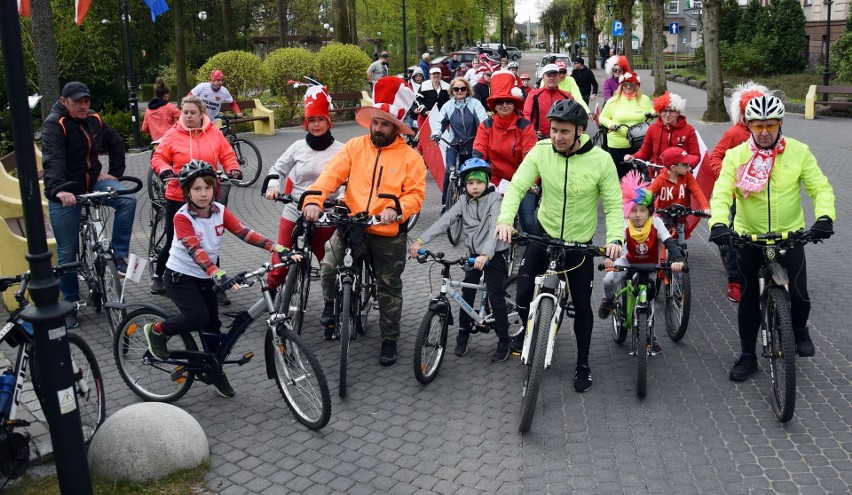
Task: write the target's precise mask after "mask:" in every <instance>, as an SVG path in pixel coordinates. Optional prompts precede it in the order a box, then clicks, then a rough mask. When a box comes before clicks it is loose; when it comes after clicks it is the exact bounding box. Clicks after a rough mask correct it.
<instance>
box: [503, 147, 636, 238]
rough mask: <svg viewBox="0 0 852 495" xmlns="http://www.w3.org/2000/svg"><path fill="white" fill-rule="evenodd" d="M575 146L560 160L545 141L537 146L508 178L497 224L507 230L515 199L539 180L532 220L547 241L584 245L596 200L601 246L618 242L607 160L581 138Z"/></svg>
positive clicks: (614, 176)
mask: <svg viewBox="0 0 852 495" xmlns="http://www.w3.org/2000/svg"><path fill="white" fill-rule="evenodd" d="M580 143H582V144H581V146H580V149H579V150H578V151H577V153H575V154H573V155H571V156H570V157H569V158H565V156H564V155H563V154H561V153H557V152H556V151H554V149H553V145H552V144H551V142H550V139H544V140H542V141H539V142H538V144H536V145H535V146H534V147H533V149H532V150H530V152H529V153H527V156H526V158H524V161H523V162H521V165H520V167H518V171H517V172H515V175H514V176H512V182H511V184H510V185H509V188H508V189H507V190H506V193H505V195H504V196H503V206H502V208H500V217H499V218H498V220H497V223H503V224H507V225H512V221H513V220H514V219H515V215H517V213H518V206H519V205H520V203H521V199H522V198H523V197H524V195H525V194H526V193H527V191H529V189H530V187H532V185H533V184H535V181H536V180H537V179H539V178H541V189H542V195H541V205H540V206H539V209H538V221H539V223H541V225H542V227H544V230H545V232H547V234H548V235H549V236H551V237H555V238H562V239H563V240H565V241H568V242H588V241H589V240H591V239H592V237H593V236H594V235H595V230H596V229H597V225H598V200H603V207H604V213H605V214H606V242H608V243H610V242H614V241H623V233H624V209H623V207H622V205H621V186H620V185H619V182H618V173H617V172H616V170H615V164H614V163H613V161H612V157H610V156H609V153H607V152H606V151H604V150H602V149H600V148H598V147H596V146H593V145H592V142H591V140H590V139H589V136H587V135H585V134H583V135H581V136H580Z"/></svg>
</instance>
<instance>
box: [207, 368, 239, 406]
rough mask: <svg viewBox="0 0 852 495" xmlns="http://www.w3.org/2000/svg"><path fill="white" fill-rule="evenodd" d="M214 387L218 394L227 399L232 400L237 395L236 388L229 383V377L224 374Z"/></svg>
mask: <svg viewBox="0 0 852 495" xmlns="http://www.w3.org/2000/svg"><path fill="white" fill-rule="evenodd" d="M213 387H214V388H215V389H216V393H217V394H219V395H221V396H222V397H224V398H226V399H230V398H231V397H233V396H235V395H237V393H236V392H234V387H232V386H231V384H230V383H229V382H228V377H227V376H226V375H225V373H224V372H222V376H220V377H219V379H218V380H217V381H216V383H214V384H213Z"/></svg>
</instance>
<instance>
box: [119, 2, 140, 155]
mask: <svg viewBox="0 0 852 495" xmlns="http://www.w3.org/2000/svg"><path fill="white" fill-rule="evenodd" d="M121 20H122V23H123V24H124V48H125V51H126V52H127V85H128V86H129V89H130V97H129V100H130V118H131V120H132V121H133V147H134V148H141V147H142V135H141V134H139V100H137V99H136V74H134V71H133V48H132V47H131V44H130V14H129V13H128V8H127V0H121Z"/></svg>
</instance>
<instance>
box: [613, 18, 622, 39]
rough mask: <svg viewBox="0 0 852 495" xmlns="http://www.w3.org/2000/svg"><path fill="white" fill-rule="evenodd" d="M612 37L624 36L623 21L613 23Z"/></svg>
mask: <svg viewBox="0 0 852 495" xmlns="http://www.w3.org/2000/svg"><path fill="white" fill-rule="evenodd" d="M612 35H613V36H624V24H622V23H621V21H612Z"/></svg>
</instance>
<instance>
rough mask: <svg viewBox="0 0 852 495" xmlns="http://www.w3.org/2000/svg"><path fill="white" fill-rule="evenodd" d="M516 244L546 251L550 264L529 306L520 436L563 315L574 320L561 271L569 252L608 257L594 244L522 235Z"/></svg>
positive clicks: (531, 412)
mask: <svg viewBox="0 0 852 495" xmlns="http://www.w3.org/2000/svg"><path fill="white" fill-rule="evenodd" d="M513 242H518V243H519V244H521V245H525V244H527V243H529V242H534V243H536V244H540V245H542V246H544V247H546V248H547V258H548V259H549V260H550V264H549V265H548V268H547V271H545V272H544V273H543V274H541V275H538V276H536V278H535V291H534V292H533V300H532V302H531V303H530V312H529V316H528V317H527V322H526V335H525V336H524V347H523V350H522V351H521V365H522V366H523V370H524V378H523V390H522V391H521V417H520V424H519V426H518V432H520V433H526V432H528V431H529V429H530V426H531V425H532V420H533V416H534V415H535V407H536V403H537V401H538V392H539V389H540V388H541V380H542V377H543V374H544V370H545V368H549V367H550V363H551V361H552V359H553V352H554V349H555V346H556V332H557V330H559V326H560V325H561V324H562V317H563V314H567V315H568V316H569V317H573V316H574V307H573V305H571V303H570V302H569V301H568V298H569V295H570V294H569V293H568V283H567V281H566V280H565V279H562V278H560V275H563V274H564V273H567V271H570V270H571V269H572V268H569V269H568V270H567V271H558V268H559V266H560V265H561V264H562V259H563V257H564V255H565V253H566V252H569V251H574V252H579V253H583V254H585V255H587V256H605V255H606V252H605V250H604V248H601V247H597V246H594V245H591V244H582V243H577V242H565V241H563V240H562V239H555V238H552V237H549V236H538V235H533V234H527V233H522V234H518V235H517V236H516V237H513Z"/></svg>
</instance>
